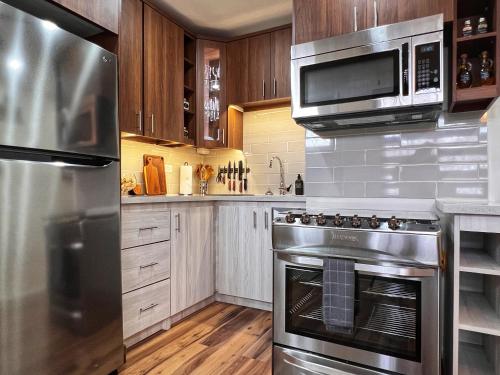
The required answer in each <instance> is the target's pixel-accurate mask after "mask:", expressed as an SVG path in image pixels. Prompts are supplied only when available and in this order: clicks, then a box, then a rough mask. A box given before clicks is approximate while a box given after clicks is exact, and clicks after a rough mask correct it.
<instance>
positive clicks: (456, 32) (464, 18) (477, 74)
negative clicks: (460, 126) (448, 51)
mask: <svg viewBox="0 0 500 375" xmlns="http://www.w3.org/2000/svg"><path fill="white" fill-rule="evenodd" d="M497 1H499V0H477V1H469V0H455V17H454V22H453V39H452V51H453V52H452V62H451V64H452V67H453V68H452V93H451V94H452V95H451V96H452V100H451V102H450V111H453V112H461V111H469V110H480V109H485V108H487V107H488V105H489V104H490V103H491V101H492V100H493V99H494V98H496V97H497V96H499V90H500V86H499V85H497V82H498V81H499V79H500V76H499V73H500V72H499V70H498V69H497V68H496V66H497V60H498V58H499V56H500V51H499V48H497V29H498V23H499V22H500V17H498V11H499V7H498V6H497Z"/></svg>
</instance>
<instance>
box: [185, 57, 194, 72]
mask: <svg viewBox="0 0 500 375" xmlns="http://www.w3.org/2000/svg"><path fill="white" fill-rule="evenodd" d="M184 67H185V68H186V69H189V68H192V67H194V62H193V61H192V60H191V59H189V58H187V57H184Z"/></svg>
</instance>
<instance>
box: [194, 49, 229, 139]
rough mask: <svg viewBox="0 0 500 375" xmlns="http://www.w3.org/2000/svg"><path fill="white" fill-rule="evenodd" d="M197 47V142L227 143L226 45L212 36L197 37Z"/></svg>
mask: <svg viewBox="0 0 500 375" xmlns="http://www.w3.org/2000/svg"><path fill="white" fill-rule="evenodd" d="M197 50H198V62H197V70H198V85H197V90H198V96H197V103H198V104H197V107H198V108H197V113H198V121H197V126H198V137H197V138H198V146H201V147H206V148H220V147H226V146H227V144H228V129H227V105H226V45H225V43H220V42H213V41H210V40H198V43H197Z"/></svg>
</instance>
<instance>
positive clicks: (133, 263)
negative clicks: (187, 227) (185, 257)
mask: <svg viewBox="0 0 500 375" xmlns="http://www.w3.org/2000/svg"><path fill="white" fill-rule="evenodd" d="M169 277H170V241H168V242H159V243H154V244H150V245H144V246H138V247H132V248H130V249H125V250H122V289H123V293H127V292H130V291H131V290H134V289H138V288H141V287H143V286H145V285H149V284H153V283H155V282H157V281H160V280H164V279H167V278H169Z"/></svg>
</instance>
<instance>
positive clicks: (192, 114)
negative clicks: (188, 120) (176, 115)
mask: <svg viewBox="0 0 500 375" xmlns="http://www.w3.org/2000/svg"><path fill="white" fill-rule="evenodd" d="M184 114H185V115H189V116H194V115H195V113H194V112H193V111H186V110H184Z"/></svg>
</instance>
